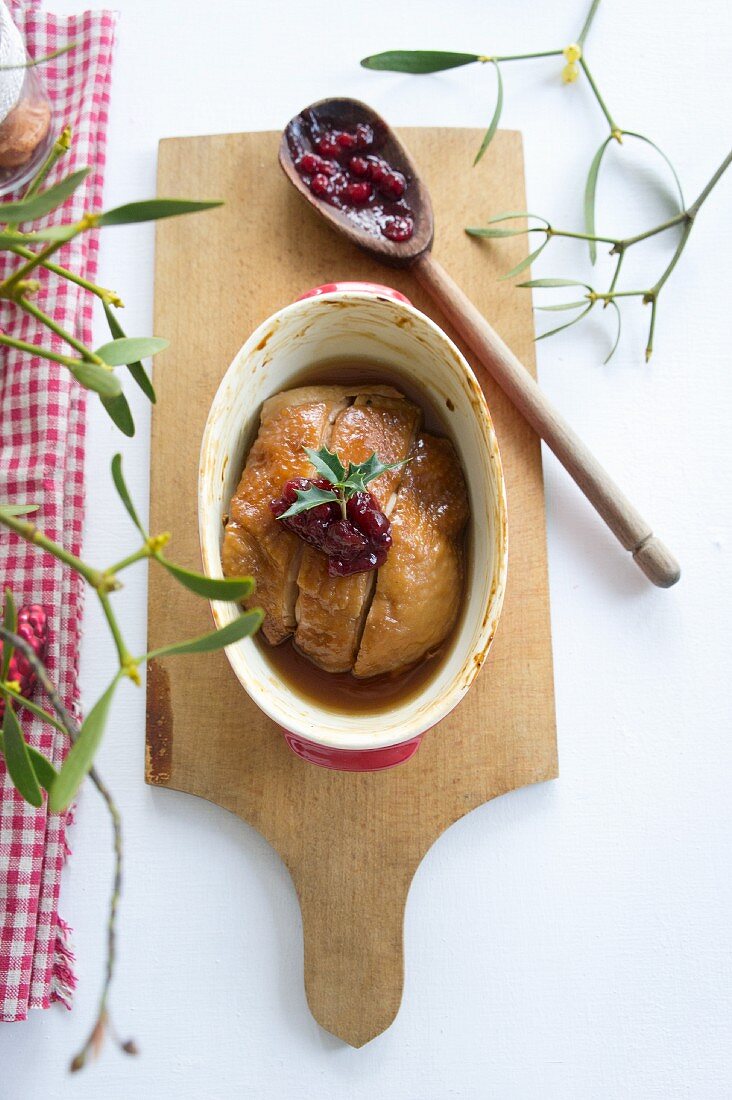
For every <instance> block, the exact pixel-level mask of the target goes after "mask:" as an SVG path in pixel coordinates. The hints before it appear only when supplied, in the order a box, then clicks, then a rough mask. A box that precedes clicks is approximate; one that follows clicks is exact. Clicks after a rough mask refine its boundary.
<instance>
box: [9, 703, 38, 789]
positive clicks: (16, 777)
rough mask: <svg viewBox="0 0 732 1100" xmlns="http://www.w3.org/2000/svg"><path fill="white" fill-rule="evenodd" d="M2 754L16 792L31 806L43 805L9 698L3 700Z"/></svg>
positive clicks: (26, 747)
mask: <svg viewBox="0 0 732 1100" xmlns="http://www.w3.org/2000/svg"><path fill="white" fill-rule="evenodd" d="M3 754H4V756H5V764H6V766H7V769H8V775H9V776H10V778H11V780H12V781H13V784H14V786H15V788H16V790H17V791H18V793H19V794H21V795H22V796H23V798H24V799H25V800H26V802H30V804H31V806H41V805H43V795H42V794H41V788H40V787H39V786H38V780H37V778H36V773H35V772H34V770H33V765H32V764H31V759H30V753H29V752H28V746H27V745H26V743H25V738H24V737H23V731H22V730H21V728H20V723H19V722H18V719H17V716H16V714H15V711H14V710H13V708H12V706H11V704H10V700H9V699H6V700H5V715H4V717H3Z"/></svg>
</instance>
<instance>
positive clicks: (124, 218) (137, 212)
mask: <svg viewBox="0 0 732 1100" xmlns="http://www.w3.org/2000/svg"><path fill="white" fill-rule="evenodd" d="M222 205H223V203H222V202H220V201H215V202H196V201H192V200H190V199H144V200H143V201H142V202H128V203H125V204H124V206H115V207H114V209H113V210H105V211H104V213H102V214H99V216H98V217H97V218H96V219H95V221H94V225H132V224H134V223H137V222H152V221H159V219H160V218H175V217H177V216H178V215H179V214H195V213H197V212H198V211H199V210H211V209H213V207H215V206H222Z"/></svg>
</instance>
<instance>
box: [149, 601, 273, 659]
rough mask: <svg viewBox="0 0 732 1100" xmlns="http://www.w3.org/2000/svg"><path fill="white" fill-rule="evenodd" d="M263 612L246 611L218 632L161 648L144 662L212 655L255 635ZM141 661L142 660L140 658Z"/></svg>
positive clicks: (154, 650) (150, 654)
mask: <svg viewBox="0 0 732 1100" xmlns="http://www.w3.org/2000/svg"><path fill="white" fill-rule="evenodd" d="M263 618H264V612H263V611H262V610H261V609H260V608H258V607H255V608H254V610H253V611H247V612H245V614H243V615H239V616H238V618H236V619H232V621H231V622H230V623H227V624H226V626H222V627H221V628H220V629H219V630H212V631H211V633H210V634H201V635H200V636H199V637H198V638H191V639H190V640H189V641H187V642H173V644H172V645H164V646H161V647H160V649H153V650H152V651H151V652H150V653H146V654H145V657H144V660H146V661H151V660H153V659H154V658H156V657H176V656H179V655H183V654H185V653H212V652H213V651H214V650H216V649H223V648H224V646H227V645H232V644H233V643H234V642H238V641H241V639H242V638H248V637H249V636H250V635H252V634H255V633H256V632H257V630H258V629H259V627H260V625H261V623H262V619H263ZM140 660H143V658H140Z"/></svg>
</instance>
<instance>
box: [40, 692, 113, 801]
mask: <svg viewBox="0 0 732 1100" xmlns="http://www.w3.org/2000/svg"><path fill="white" fill-rule="evenodd" d="M119 679H120V673H117V675H116V676H115V678H114V680H112V683H111V684H110V685H109V687H108V688H107V690H106V691H105V692H104V695H102V696H100V698H99V699H97V701H96V703H95V704H94V706H93V707H92V709H91V710H90V711H89V713H88V714H87V716H86V718H85V719H84V721H83V723H82V726H81V729H80V730H79V736H78V737H77V739H76V741H74V744H73V745H72V746H71V749H70V750H69V754H68V756H67V757H66V759H65V760H64V762H63V764H62V765H61V771H60V772H59V773H58V775H57V776H56V778H55V779H54V781H53V783H52V784H51V790H50V791H49V795H48V808H49V809H50V810H51V811H52V813H58V812H60V811H61V810H67V809H68V807H69V805H70V803H71V802H72V801H73V799H74V796H75V794H76V792H77V791H78V789H79V787H80V786H81V784H82V783H83V781H84V778H85V777H86V775H87V774H88V773H89V771H90V770H91V767H92V764H93V763H94V757H95V756H96V752H97V749H98V748H99V745H100V742H101V740H102V736H103V734H104V728H105V726H106V724H107V717H108V715H109V708H110V707H111V705H112V697H113V696H114V692H115V688H116V687H117V684H118V683H119Z"/></svg>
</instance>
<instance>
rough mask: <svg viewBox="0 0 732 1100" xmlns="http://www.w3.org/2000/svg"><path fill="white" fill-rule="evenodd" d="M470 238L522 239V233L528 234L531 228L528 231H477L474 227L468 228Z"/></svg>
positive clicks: (527, 228) (488, 229)
mask: <svg viewBox="0 0 732 1100" xmlns="http://www.w3.org/2000/svg"><path fill="white" fill-rule="evenodd" d="M465 232H466V233H467V234H468V236H469V237H486V238H491V239H492V238H493V237H520V236H521V234H522V233H528V232H529V227H528V226H527V227H526V229H490V228H486V229H477V228H474V227H473V226H468V227H467V228H466V230H465Z"/></svg>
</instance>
